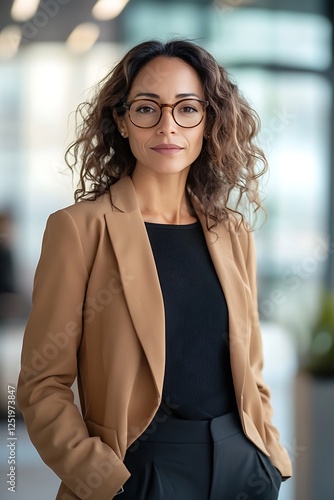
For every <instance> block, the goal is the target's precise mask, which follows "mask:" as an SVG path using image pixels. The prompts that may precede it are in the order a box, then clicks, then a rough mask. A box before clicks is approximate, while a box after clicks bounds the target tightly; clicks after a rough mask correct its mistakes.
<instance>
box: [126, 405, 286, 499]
mask: <svg viewBox="0 0 334 500" xmlns="http://www.w3.org/2000/svg"><path fill="white" fill-rule="evenodd" d="M124 463H125V465H126V467H127V468H128V469H129V471H130V472H131V477H130V478H129V479H128V481H127V482H126V483H125V484H124V492H123V493H120V494H119V495H117V499H118V498H119V499H120V500H276V499H277V498H278V492H279V488H280V485H281V475H280V473H279V471H278V470H277V469H276V468H275V467H274V466H273V465H272V463H271V461H270V458H268V457H267V456H266V455H265V454H264V453H262V452H261V451H260V450H259V449H257V448H256V446H255V445H254V444H253V443H252V442H251V441H249V439H248V438H247V437H246V436H245V434H244V432H243V430H242V427H241V422H240V419H239V415H238V414H237V413H228V414H226V415H223V416H221V417H218V418H214V419H213V420H211V421H195V420H183V419H179V418H176V417H175V416H173V415H167V414H166V413H164V412H158V413H157V414H156V416H155V418H154V419H153V421H152V422H151V424H150V426H149V427H148V428H147V429H146V431H145V432H144V433H143V434H142V435H141V436H140V437H139V438H138V439H137V440H136V441H135V442H134V443H133V444H132V445H131V446H130V448H129V449H128V450H127V453H126V456H125V460H124Z"/></svg>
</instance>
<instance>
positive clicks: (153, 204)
mask: <svg viewBox="0 0 334 500" xmlns="http://www.w3.org/2000/svg"><path fill="white" fill-rule="evenodd" d="M187 175H188V171H182V172H179V173H175V174H156V173H155V172H149V173H146V172H143V171H139V170H137V169H135V170H134V172H133V174H132V182H133V184H134V187H135V190H136V193H137V198H138V202H139V207H140V211H141V213H142V216H143V219H144V221H146V222H159V223H162V224H189V223H191V222H195V221H196V215H195V214H194V212H193V210H192V208H191V207H190V206H189V203H188V200H187V196H186V180H187Z"/></svg>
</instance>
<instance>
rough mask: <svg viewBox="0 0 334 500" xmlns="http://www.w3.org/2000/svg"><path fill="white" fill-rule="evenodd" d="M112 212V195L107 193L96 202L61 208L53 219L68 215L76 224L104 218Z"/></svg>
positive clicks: (52, 215)
mask: <svg viewBox="0 0 334 500" xmlns="http://www.w3.org/2000/svg"><path fill="white" fill-rule="evenodd" d="M111 210H112V205H111V201H110V194H109V193H106V194H104V195H102V196H99V197H98V198H96V200H91V201H90V200H84V201H79V202H77V203H74V204H73V205H69V206H67V207H64V208H61V209H60V210H58V211H57V212H54V213H53V214H51V217H52V218H55V217H63V216H64V215H66V214H67V215H68V216H69V217H71V218H72V219H73V221H74V222H77V223H80V222H82V221H89V220H91V219H99V218H103V217H104V215H105V214H106V213H108V212H110V211H111Z"/></svg>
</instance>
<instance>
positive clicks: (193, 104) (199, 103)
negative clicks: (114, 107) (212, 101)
mask: <svg viewBox="0 0 334 500" xmlns="http://www.w3.org/2000/svg"><path fill="white" fill-rule="evenodd" d="M208 105H209V103H208V101H204V100H203V99H181V100H180V101H177V102H176V103H174V104H159V103H158V102H156V101H154V100H152V99H134V100H133V101H129V102H125V103H124V104H123V107H124V108H126V109H127V110H128V111H129V118H130V120H131V122H132V123H133V124H134V125H135V126H136V127H139V128H152V127H155V126H156V125H158V123H159V122H160V120H161V117H162V109H163V108H171V110H172V116H173V119H174V121H175V123H176V124H177V125H179V126H180V127H182V128H193V127H197V125H199V124H200V123H201V121H202V120H203V118H204V112H205V108H206V107H207V106H208Z"/></svg>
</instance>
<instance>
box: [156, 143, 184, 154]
mask: <svg viewBox="0 0 334 500" xmlns="http://www.w3.org/2000/svg"><path fill="white" fill-rule="evenodd" d="M151 149H153V151H155V152H156V153H159V154H162V155H172V154H175V153H178V152H179V151H182V150H183V148H181V146H178V145H177V144H158V145H157V146H154V147H153V148H151Z"/></svg>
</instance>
